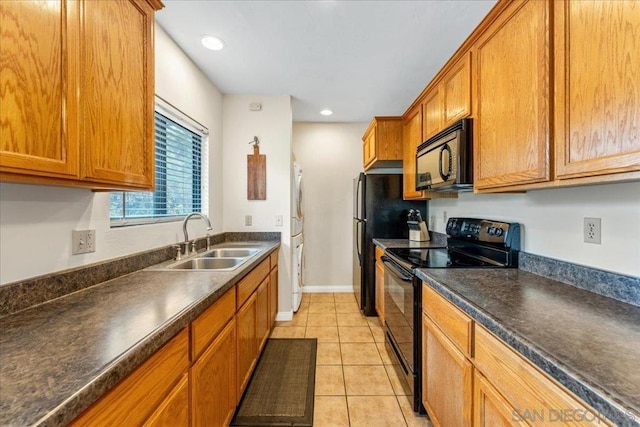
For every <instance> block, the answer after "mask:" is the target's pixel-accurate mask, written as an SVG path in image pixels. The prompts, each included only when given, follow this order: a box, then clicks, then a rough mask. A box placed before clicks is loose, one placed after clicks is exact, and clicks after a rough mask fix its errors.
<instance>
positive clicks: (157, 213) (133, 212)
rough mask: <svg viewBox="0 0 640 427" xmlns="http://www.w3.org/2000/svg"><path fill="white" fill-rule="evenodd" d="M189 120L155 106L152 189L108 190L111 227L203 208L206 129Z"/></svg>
mask: <svg viewBox="0 0 640 427" xmlns="http://www.w3.org/2000/svg"><path fill="white" fill-rule="evenodd" d="M189 120H190V119H189V118H188V117H186V116H183V117H180V116H177V115H176V114H175V113H174V114H171V111H170V109H169V108H167V107H166V106H164V107H163V108H156V112H155V168H156V170H155V191H154V192H113V193H111V199H110V218H111V226H112V227H118V226H124V225H134V224H144V223H155V222H161V221H168V220H179V219H180V218H182V217H183V216H185V215H187V214H189V213H191V212H202V211H203V207H205V206H206V196H205V193H206V192H205V189H206V186H205V185H203V184H205V183H206V173H203V163H205V160H204V159H205V158H206V156H205V155H204V154H205V152H206V139H207V138H206V136H207V133H208V132H207V131H206V129H201V128H200V129H198V128H196V127H195V126H189V123H188V121H189ZM205 164H206V163H205ZM205 169H206V168H205Z"/></svg>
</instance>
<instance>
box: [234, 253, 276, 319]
mask: <svg viewBox="0 0 640 427" xmlns="http://www.w3.org/2000/svg"><path fill="white" fill-rule="evenodd" d="M269 266H270V264H269V258H267V259H265V260H264V261H262V262H261V263H260V264H259V265H258V266H257V267H256V268H254V269H253V270H251V272H250V273H249V274H247V275H246V276H244V278H243V279H242V280H240V282H238V285H237V288H238V305H237V307H238V308H240V307H242V304H244V302H245V301H246V300H247V298H249V296H250V295H251V294H252V293H253V291H255V290H256V288H257V287H258V285H259V284H260V283H261V282H262V281H263V280H264V278H265V277H267V274H269V270H271V268H269Z"/></svg>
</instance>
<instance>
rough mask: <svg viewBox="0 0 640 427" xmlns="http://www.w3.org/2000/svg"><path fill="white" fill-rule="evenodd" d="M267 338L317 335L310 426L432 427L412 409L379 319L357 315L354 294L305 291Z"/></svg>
mask: <svg viewBox="0 0 640 427" xmlns="http://www.w3.org/2000/svg"><path fill="white" fill-rule="evenodd" d="M271 337H272V338H317V339H318V355H317V367H316V389H315V402H314V417H313V418H314V420H313V421H314V422H313V425H314V427H342V426H354V427H355V426H366V427H378V426H380V427H382V426H390V427H398V426H409V427H413V426H421V427H431V423H430V422H429V420H427V418H426V417H421V416H418V415H417V414H416V413H414V412H413V411H412V409H411V401H410V396H409V395H410V390H409V387H408V385H407V382H406V379H405V378H404V376H403V375H402V373H401V372H402V371H401V368H400V365H398V364H397V363H398V362H397V359H396V356H395V355H394V354H388V353H387V350H386V348H385V345H384V333H383V330H382V326H381V325H380V321H379V320H378V318H376V317H366V316H363V315H361V314H360V311H359V310H358V306H357V304H356V300H355V297H354V295H353V294H351V293H337V294H331V293H323V294H304V297H303V300H302V305H301V306H300V310H298V312H297V313H296V314H295V315H294V316H293V320H291V321H290V322H277V324H276V327H275V328H274V329H273V332H272V333H271Z"/></svg>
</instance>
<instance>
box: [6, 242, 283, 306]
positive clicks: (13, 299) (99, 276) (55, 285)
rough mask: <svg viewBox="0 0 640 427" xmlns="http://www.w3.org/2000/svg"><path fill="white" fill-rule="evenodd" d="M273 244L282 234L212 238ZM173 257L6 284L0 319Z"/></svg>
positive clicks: (141, 258)
mask: <svg viewBox="0 0 640 427" xmlns="http://www.w3.org/2000/svg"><path fill="white" fill-rule="evenodd" d="M271 240H276V241H279V240H280V233H278V232H263V233H259V232H227V233H219V234H216V235H212V236H211V237H210V244H211V245H216V244H219V243H223V242H243V241H271ZM205 246H206V239H205V238H200V239H196V249H198V250H200V249H203V248H204V247H205ZM174 255H175V248H174V247H173V245H168V246H163V247H160V248H155V249H151V250H148V251H144V252H138V253H135V254H132V255H127V256H123V257H119V258H114V259H110V260H106V261H101V262H97V263H94V264H90V265H86V266H81V267H76V268H71V269H68V270H64V271H59V272H55V273H51V274H46V275H42V276H38V277H33V278H30V279H27V280H21V281H17V282H13V283H7V284H4V285H2V286H0V317H2V316H6V315H9V314H12V313H15V312H18V311H21V310H24V309H27V308H29V307H32V306H35V305H38V304H42V303H45V302H47V301H50V300H52V299H55V298H59V297H62V296H64V295H67V294H70V293H72V292H76V291H79V290H82V289H85V288H88V287H90V286H93V285H97V284H98V283H102V282H106V281H107V280H111V279H115V278H117V277H120V276H124V275H125V274H129V273H133V272H134V271H138V270H141V269H143V268H147V267H150V266H152V265H155V264H159V263H161V262H164V261H167V260H169V259H171V258H173V256H174Z"/></svg>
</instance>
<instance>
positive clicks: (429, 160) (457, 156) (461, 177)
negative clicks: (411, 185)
mask: <svg viewBox="0 0 640 427" xmlns="http://www.w3.org/2000/svg"><path fill="white" fill-rule="evenodd" d="M471 128H472V123H471V119H463V120H460V121H459V122H456V123H455V124H453V125H452V126H450V127H448V128H447V129H445V130H443V131H442V132H440V133H438V134H436V135H434V136H433V137H431V138H429V139H428V140H426V141H425V142H423V143H422V144H420V146H418V150H417V153H416V189H417V190H432V191H438V192H447V191H449V192H455V191H471V190H473V138H472V133H471V132H472V130H471Z"/></svg>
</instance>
